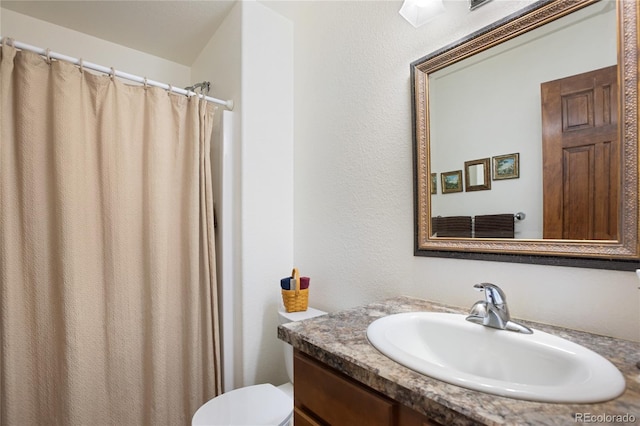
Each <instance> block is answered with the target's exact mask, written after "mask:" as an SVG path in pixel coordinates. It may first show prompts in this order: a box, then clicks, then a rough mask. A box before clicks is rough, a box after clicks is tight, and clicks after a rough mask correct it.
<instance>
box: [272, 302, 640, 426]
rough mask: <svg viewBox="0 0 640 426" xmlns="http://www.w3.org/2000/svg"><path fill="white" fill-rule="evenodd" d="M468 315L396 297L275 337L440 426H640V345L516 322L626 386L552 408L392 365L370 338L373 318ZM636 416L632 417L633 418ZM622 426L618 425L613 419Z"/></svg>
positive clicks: (291, 326)
mask: <svg viewBox="0 0 640 426" xmlns="http://www.w3.org/2000/svg"><path fill="white" fill-rule="evenodd" d="M415 311H434V312H450V313H466V311H465V310H463V309H460V308H456V307H451V306H446V305H442V304H439V303H433V302H429V301H426V300H420V299H415V298H411V297H404V296H401V297H396V298H392V299H387V300H383V301H381V302H376V303H371V304H368V305H365V306H362V307H358V308H353V309H349V310H345V311H341V312H336V313H331V314H328V315H325V316H321V317H316V318H312V319H309V320H305V321H300V322H294V323H288V324H283V325H280V326H279V327H278V338H280V339H281V340H284V341H285V342H288V343H290V344H291V345H292V346H293V347H294V348H296V349H298V350H300V351H302V352H304V353H306V354H308V355H310V356H311V357H313V358H315V359H317V360H318V361H321V362H323V363H325V364H327V365H329V366H330V367H333V368H334V369H336V370H338V371H341V372H342V373H344V374H346V375H347V376H350V377H352V378H353V379H355V380H357V381H359V382H360V383H363V384H364V385H366V386H369V387H370V388H373V389H375V390H377V391H379V392H381V393H382V394H384V395H387V396H388V397H389V398H391V399H393V400H396V401H398V402H400V403H401V404H403V405H405V406H407V407H410V408H412V409H414V410H416V411H418V412H419V413H422V414H425V415H427V416H429V417H430V418H432V419H433V420H436V421H438V422H440V423H442V424H445V425H475V424H484V425H505V424H509V425H511V424H518V425H545V426H548V425H567V424H575V423H580V421H579V418H578V419H576V415H578V416H580V415H582V419H585V418H586V416H591V417H588V418H590V419H591V423H594V422H595V420H602V419H603V417H600V418H597V417H596V416H609V417H606V418H604V420H605V421H604V422H602V421H600V422H599V423H598V424H607V422H609V423H615V421H616V419H615V418H614V417H611V416H616V415H625V414H626V415H627V418H629V417H631V420H632V422H631V423H632V424H638V423H640V369H638V367H636V363H637V362H639V361H640V343H638V342H632V341H628V340H621V339H615V338H612V337H604V336H598V335H594V334H590V333H585V332H580V331H575V330H569V329H565V328H560V327H554V326H549V325H545V324H538V323H533V322H528V321H518V322H521V323H523V324H525V325H528V326H529V327H531V328H535V329H538V330H541V331H545V332H547V333H550V334H554V335H556V336H560V337H563V338H565V339H567V340H570V341H573V342H575V343H578V344H580V345H582V346H585V347H587V348H589V349H591V350H593V351H595V352H597V353H599V354H600V355H602V356H604V357H605V358H607V359H609V360H610V361H611V362H612V363H613V364H614V365H615V366H616V367H618V368H619V369H620V371H622V374H623V375H624V376H625V380H626V382H627V388H626V390H625V392H624V393H623V394H622V395H621V396H620V397H619V398H617V399H615V400H612V401H608V402H604V403H598V404H553V403H540V402H531V401H523V400H517V399H512V398H506V397H500V396H496V395H490V394H486V393H482V392H477V391H473V390H469V389H465V388H461V387H458V386H455V385H450V384H448V383H445V382H442V381H439V380H436V379H432V378H430V377H427V376H424V375H422V374H420V373H416V372H414V371H413V370H410V369H408V368H406V367H403V366H402V365H400V364H398V363H396V362H394V361H392V360H391V359H389V358H387V357H386V356H384V355H382V354H381V353H380V352H378V351H377V350H376V349H375V348H374V347H373V346H371V344H370V343H369V342H368V340H367V336H366V331H367V327H368V326H369V324H370V323H371V322H373V321H374V320H376V319H378V318H380V317H383V316H386V315H390V314H395V313H401V312H415ZM634 418H635V420H633V419H634ZM585 423H587V422H585ZM618 424H620V422H618Z"/></svg>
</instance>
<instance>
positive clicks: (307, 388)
mask: <svg viewBox="0 0 640 426" xmlns="http://www.w3.org/2000/svg"><path fill="white" fill-rule="evenodd" d="M294 392H295V408H296V411H298V416H299V417H302V416H300V413H302V414H304V415H305V416H307V417H308V418H310V419H312V420H313V421H316V422H317V424H330V425H332V426H342V425H344V426H357V425H362V426H376V425H379V426H390V425H393V424H394V405H395V403H394V402H393V401H391V400H389V399H387V398H385V397H383V396H381V395H379V394H377V393H374V392H372V391H370V390H368V389H366V388H364V387H363V386H362V385H360V384H358V383H357V382H355V381H353V380H351V379H349V378H347V377H344V376H342V375H340V374H338V373H336V372H333V371H330V370H328V369H327V368H325V367H323V366H322V365H321V364H319V363H317V362H316V361H313V360H311V359H309V358H308V357H306V356H304V355H302V354H300V353H298V352H296V355H295V358H294ZM299 417H296V420H297V419H298V418H299ZM300 422H301V423H300V424H305V420H300ZM306 424H314V423H306Z"/></svg>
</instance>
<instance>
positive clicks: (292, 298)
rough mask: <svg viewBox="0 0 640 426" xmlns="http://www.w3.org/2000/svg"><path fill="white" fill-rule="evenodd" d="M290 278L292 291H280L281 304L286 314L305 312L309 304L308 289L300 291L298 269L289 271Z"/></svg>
mask: <svg viewBox="0 0 640 426" xmlns="http://www.w3.org/2000/svg"><path fill="white" fill-rule="evenodd" d="M291 278H292V280H293V283H292V284H294V289H292V290H281V291H282V303H284V308H285V309H286V310H287V312H302V311H306V310H307V306H308V303H309V289H308V288H305V289H304V290H300V272H298V268H293V271H291Z"/></svg>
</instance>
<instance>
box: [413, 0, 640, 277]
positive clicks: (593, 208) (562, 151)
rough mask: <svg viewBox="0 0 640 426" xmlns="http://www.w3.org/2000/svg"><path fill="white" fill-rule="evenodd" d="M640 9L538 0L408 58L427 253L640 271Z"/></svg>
mask: <svg viewBox="0 0 640 426" xmlns="http://www.w3.org/2000/svg"><path fill="white" fill-rule="evenodd" d="M637 15H638V9H637V5H636V4H635V2H617V1H614V0H576V1H567V0H548V1H542V2H537V3H535V4H533V5H531V6H530V7H528V8H525V9H523V10H522V11H521V12H518V13H516V14H514V15H511V16H508V17H507V18H505V19H503V20H501V21H498V22H496V23H494V24H492V25H490V26H489V27H486V28H484V29H482V30H480V31H477V32H476V33H474V34H471V35H470V36H468V37H466V38H464V39H462V40H460V41H458V42H455V43H453V44H451V45H449V46H447V47H445V48H443V49H440V50H438V51H436V52H433V53H431V54H429V55H427V56H425V57H424V58H422V59H419V60H417V61H415V62H414V63H412V64H411V73H412V89H413V99H414V102H413V118H414V156H415V157H414V178H415V230H416V233H415V254H416V255H421V256H440V257H455V258H470V259H485V260H502V261H510V262H526V263H542V264H554V265H568V266H584V267H594V268H607V269H622V270H634V269H636V268H640V262H639V261H638V260H639V259H640V256H639V250H638V211H637V210H638V123H637V114H638V111H637V100H638V58H637V50H638V46H637V40H638V33H637V31H638V24H637ZM603 76H605V77H603ZM607 79H608V80H607ZM585 82H586V83H585ZM595 134H597V135H598V136H592V135H595ZM603 135H604V136H603ZM585 141H588V142H585ZM478 158H480V160H478ZM460 169H463V170H464V175H465V176H464V179H465V182H464V183H465V190H464V191H463V190H462V188H461V187H462V184H461V183H459V184H458V186H456V184H455V183H454V181H456V178H457V176H458V175H457V173H458V172H460V174H461V171H460ZM454 174H455V175H454ZM438 177H440V179H438ZM460 178H461V176H460ZM438 182H440V184H441V190H440V191H438V188H437V184H438ZM453 188H455V190H452V189H453ZM525 217H526V219H524V218H525ZM509 218H510V220H509ZM518 218H521V220H518ZM463 219H464V222H465V223H468V222H470V223H471V225H470V227H471V229H470V230H469V229H465V231H464V232H465V233H461V234H460V235H457V234H455V233H451V232H449V231H450V229H449V228H447V227H444V228H443V225H442V224H443V223H444V224H447V223H450V222H451V221H452V220H455V221H460V220H463ZM456 223H457V222H456ZM480 224H481V227H482V232H475V230H474V228H475V227H476V225H478V226H480ZM487 226H488V228H487ZM492 226H493V227H496V229H495V230H493V229H492V228H491V227H492ZM509 228H510V229H509ZM443 229H445V230H446V232H443ZM505 229H506V230H507V231H509V232H505ZM438 231H440V232H438ZM494 231H495V232H494ZM443 235H445V236H443ZM469 235H471V237H469Z"/></svg>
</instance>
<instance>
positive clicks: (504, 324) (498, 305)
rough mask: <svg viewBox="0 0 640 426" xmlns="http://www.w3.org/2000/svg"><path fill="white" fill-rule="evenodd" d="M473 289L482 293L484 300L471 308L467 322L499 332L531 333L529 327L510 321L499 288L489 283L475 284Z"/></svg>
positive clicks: (504, 300) (502, 293)
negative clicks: (495, 329) (498, 330)
mask: <svg viewBox="0 0 640 426" xmlns="http://www.w3.org/2000/svg"><path fill="white" fill-rule="evenodd" d="M473 287H474V288H475V289H477V290H478V291H484V297H485V300H480V301H478V302H476V303H475V304H474V305H473V306H472V307H471V312H469V316H467V318H466V319H467V321H470V322H475V323H476V324H482V325H484V326H486V327H491V328H497V329H500V330H509V331H516V332H518V333H524V334H532V333H533V330H531V329H530V328H529V327H527V326H524V325H522V324H518V323H517V322H514V321H511V316H510V315H509V307H508V306H507V297H506V296H505V295H504V292H503V291H502V289H501V288H500V287H498V286H497V285H495V284H491V283H481V284H476V285H474V286H473Z"/></svg>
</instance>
